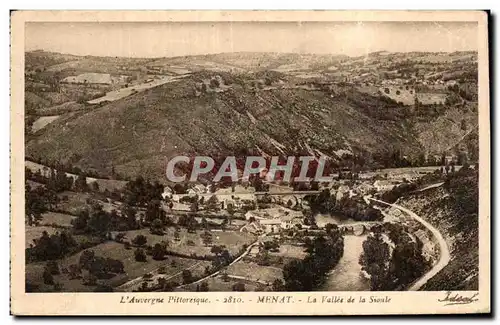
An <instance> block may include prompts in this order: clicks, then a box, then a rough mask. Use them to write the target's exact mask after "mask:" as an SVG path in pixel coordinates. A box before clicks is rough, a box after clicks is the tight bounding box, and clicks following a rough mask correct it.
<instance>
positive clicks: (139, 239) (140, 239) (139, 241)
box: [132, 235, 148, 246]
mask: <svg viewBox="0 0 500 325" xmlns="http://www.w3.org/2000/svg"><path fill="white" fill-rule="evenodd" d="M147 242H148V239H147V238H146V236H144V235H137V236H135V238H134V239H132V243H133V244H134V245H137V246H144V245H146V243H147Z"/></svg>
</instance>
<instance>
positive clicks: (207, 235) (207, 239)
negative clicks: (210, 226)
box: [200, 230, 213, 246]
mask: <svg viewBox="0 0 500 325" xmlns="http://www.w3.org/2000/svg"><path fill="white" fill-rule="evenodd" d="M200 237H201V239H202V241H203V244H204V245H205V246H210V245H211V244H212V242H213V236H212V233H211V232H210V231H208V230H207V231H205V232H204V233H203V234H201V235H200Z"/></svg>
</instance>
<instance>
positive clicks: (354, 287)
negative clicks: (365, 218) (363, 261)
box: [315, 214, 370, 291]
mask: <svg viewBox="0 0 500 325" xmlns="http://www.w3.org/2000/svg"><path fill="white" fill-rule="evenodd" d="M315 219H316V224H317V225H318V227H324V226H325V225H326V224H327V223H333V224H349V223H353V222H356V221H354V220H350V219H349V220H342V219H341V218H339V217H338V216H334V215H324V214H317V215H316V216H315ZM366 237H367V234H365V235H362V236H355V235H345V236H344V255H343V256H342V258H341V259H340V261H339V264H337V266H336V267H335V268H334V269H333V270H332V271H331V272H330V273H329V274H328V279H327V281H326V283H325V284H324V286H323V287H322V288H321V290H322V291H366V290H370V280H368V279H366V278H365V277H364V276H363V275H362V274H361V265H359V257H360V255H361V253H362V252H363V242H364V241H365V240H366Z"/></svg>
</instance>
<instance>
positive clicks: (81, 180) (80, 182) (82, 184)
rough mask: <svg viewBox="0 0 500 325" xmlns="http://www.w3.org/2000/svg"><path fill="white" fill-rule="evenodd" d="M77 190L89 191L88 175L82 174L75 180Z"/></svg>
mask: <svg viewBox="0 0 500 325" xmlns="http://www.w3.org/2000/svg"><path fill="white" fill-rule="evenodd" d="M74 186H75V190H76V191H78V192H87V191H88V189H89V188H88V184H87V177H85V175H83V174H80V175H78V177H77V178H76V180H75V184H74Z"/></svg>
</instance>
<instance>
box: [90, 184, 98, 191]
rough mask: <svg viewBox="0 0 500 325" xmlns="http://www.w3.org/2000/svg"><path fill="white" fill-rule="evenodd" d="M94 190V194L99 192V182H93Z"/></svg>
mask: <svg viewBox="0 0 500 325" xmlns="http://www.w3.org/2000/svg"><path fill="white" fill-rule="evenodd" d="M92 190H93V191H94V192H99V183H97V182H93V183H92Z"/></svg>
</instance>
